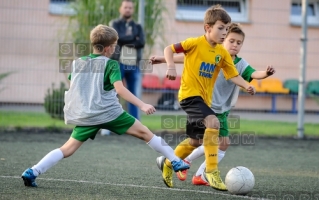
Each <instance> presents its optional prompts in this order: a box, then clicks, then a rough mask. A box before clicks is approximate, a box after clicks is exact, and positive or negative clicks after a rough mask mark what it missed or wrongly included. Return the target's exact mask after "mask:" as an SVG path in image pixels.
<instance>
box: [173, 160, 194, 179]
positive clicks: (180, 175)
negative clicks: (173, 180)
mask: <svg viewBox="0 0 319 200" xmlns="http://www.w3.org/2000/svg"><path fill="white" fill-rule="evenodd" d="M184 162H185V163H186V164H188V165H189V166H191V164H190V163H189V162H188V161H187V160H184ZM187 173H188V169H185V170H182V171H178V172H176V176H177V178H178V179H179V180H181V181H185V180H186V179H187Z"/></svg>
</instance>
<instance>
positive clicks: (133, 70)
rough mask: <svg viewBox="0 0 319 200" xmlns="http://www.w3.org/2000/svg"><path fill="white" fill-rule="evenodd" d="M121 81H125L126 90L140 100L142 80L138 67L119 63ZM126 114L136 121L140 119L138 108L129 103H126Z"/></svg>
mask: <svg viewBox="0 0 319 200" xmlns="http://www.w3.org/2000/svg"><path fill="white" fill-rule="evenodd" d="M120 69H121V74H122V79H123V80H125V81H126V87H127V89H128V90H129V91H130V92H131V93H132V94H134V95H135V96H136V97H137V98H139V99H140V98H141V87H142V86H141V84H142V78H141V73H140V68H139V67H138V66H129V65H124V64H122V63H120ZM127 109H128V113H129V114H131V115H132V116H133V117H135V118H136V119H138V120H139V119H140V114H139V108H138V107H136V106H135V105H133V104H131V103H127Z"/></svg>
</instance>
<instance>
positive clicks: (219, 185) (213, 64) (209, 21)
mask: <svg viewBox="0 0 319 200" xmlns="http://www.w3.org/2000/svg"><path fill="white" fill-rule="evenodd" d="M230 22H231V18H230V16H229V15H228V14H227V12H226V11H225V10H224V9H223V8H222V7H221V6H220V5H216V6H212V7H210V8H209V9H208V10H207V11H206V13H205V18H204V29H205V35H203V36H200V37H197V38H188V39H186V40H184V41H182V42H180V43H176V44H173V45H170V46H168V47H166V48H165V50H164V57H165V60H166V63H167V67H168V68H167V72H166V77H167V78H168V79H170V80H174V79H175V78H176V75H177V73H176V69H175V64H174V59H173V57H174V53H184V55H185V59H184V69H183V73H182V78H181V86H180V90H179V94H178V99H179V102H180V106H181V108H182V109H183V110H184V111H185V112H186V113H187V125H186V134H187V135H188V136H189V138H187V139H185V140H184V141H182V142H181V143H180V144H179V145H178V146H177V147H176V149H175V155H176V156H178V157H179V158H181V159H185V158H186V157H187V156H188V155H189V154H190V153H191V152H192V151H193V150H194V149H195V148H197V147H198V146H200V145H202V144H203V146H204V151H205V158H206V169H205V172H204V176H205V178H206V180H207V181H208V182H209V184H210V186H211V187H213V188H215V189H218V190H227V188H226V186H225V184H224V183H223V181H222V179H221V178H220V172H219V171H218V145H219V143H218V137H219V121H218V119H217V117H216V116H215V113H214V111H213V110H212V109H211V108H210V106H211V103H212V94H213V88H214V84H215V81H216V79H217V76H218V73H219V71H220V70H221V69H222V72H223V74H224V76H225V79H230V80H231V81H232V82H234V83H235V84H236V85H238V86H240V87H242V88H245V89H246V90H247V92H248V93H250V94H254V93H255V89H254V87H252V86H250V85H249V84H248V83H247V82H246V81H245V80H244V79H243V78H242V77H241V76H238V75H239V74H238V71H237V70H236V68H235V66H234V64H233V61H232V58H231V56H230V55H229V53H228V52H227V50H226V49H225V48H224V47H223V46H222V45H221V44H222V42H223V41H224V39H225V37H226V33H227V28H228V26H229V24H230ZM203 126H204V127H205V132H204V134H198V133H195V132H193V129H194V128H197V127H203ZM156 161H157V165H158V167H159V168H160V169H161V171H162V177H163V180H164V182H165V184H166V185H167V186H168V187H173V181H172V173H173V170H172V167H171V163H170V161H169V160H168V159H163V158H162V157H158V158H157V160H156Z"/></svg>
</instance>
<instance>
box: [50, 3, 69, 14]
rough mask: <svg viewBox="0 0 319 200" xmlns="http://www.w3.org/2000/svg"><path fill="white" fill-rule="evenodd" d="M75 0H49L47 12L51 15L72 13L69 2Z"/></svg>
mask: <svg viewBox="0 0 319 200" xmlns="http://www.w3.org/2000/svg"><path fill="white" fill-rule="evenodd" d="M74 1H75V0H50V4H49V13H50V14H52V15H74V14H75V11H74V10H73V9H72V8H71V6H70V3H72V2H74Z"/></svg>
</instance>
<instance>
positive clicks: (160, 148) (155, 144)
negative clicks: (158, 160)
mask: <svg viewBox="0 0 319 200" xmlns="http://www.w3.org/2000/svg"><path fill="white" fill-rule="evenodd" d="M147 144H148V145H149V146H150V147H151V148H152V149H154V150H155V151H157V152H159V153H161V154H162V155H163V156H165V158H167V159H168V160H170V161H178V160H180V159H179V158H178V157H177V156H176V155H175V153H174V150H173V149H172V147H170V146H169V145H168V144H167V143H166V142H165V140H163V138H161V137H158V136H156V135H154V137H153V138H152V139H151V140H150V141H149V142H148V143H147Z"/></svg>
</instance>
